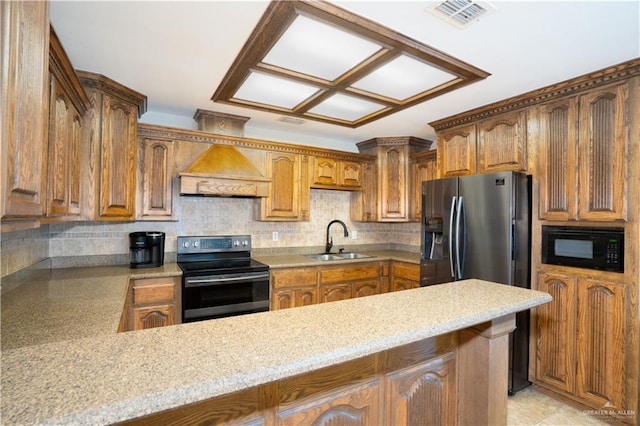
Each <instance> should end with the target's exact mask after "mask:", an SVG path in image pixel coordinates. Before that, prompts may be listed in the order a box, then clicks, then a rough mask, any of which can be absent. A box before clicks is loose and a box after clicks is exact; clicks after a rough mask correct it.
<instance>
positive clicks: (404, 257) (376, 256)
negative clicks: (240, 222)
mask: <svg viewBox="0 0 640 426" xmlns="http://www.w3.org/2000/svg"><path fill="white" fill-rule="evenodd" d="M334 252H335V251H334ZM358 253H362V254H366V255H369V256H371V257H368V258H363V259H345V260H327V261H318V260H313V259H310V258H308V257H306V256H305V255H303V254H290V255H271V256H253V258H254V259H255V260H257V261H258V262H262V263H265V264H267V265H269V267H270V268H298V267H304V266H320V265H341V264H347V263H359V262H371V261H376V260H382V261H384V260H399V261H402V262H409V263H416V264H419V263H420V254H419V253H412V252H408V251H400V250H371V251H367V250H364V251H358Z"/></svg>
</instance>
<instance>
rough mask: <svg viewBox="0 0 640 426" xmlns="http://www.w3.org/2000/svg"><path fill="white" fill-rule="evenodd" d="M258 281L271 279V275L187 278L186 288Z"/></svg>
mask: <svg viewBox="0 0 640 426" xmlns="http://www.w3.org/2000/svg"><path fill="white" fill-rule="evenodd" d="M257 279H269V273H266V274H244V275H234V276H229V275H224V276H221V277H219V278H213V277H208V278H193V277H192V278H185V283H184V285H185V287H197V286H202V285H206V284H214V285H218V284H224V283H228V282H232V281H249V280H257Z"/></svg>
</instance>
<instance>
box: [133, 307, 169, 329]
mask: <svg viewBox="0 0 640 426" xmlns="http://www.w3.org/2000/svg"><path fill="white" fill-rule="evenodd" d="M174 317H175V314H174V308H173V305H156V306H148V307H142V308H133V327H134V330H144V329H147V328H155V327H166V326H168V325H174V324H175V321H174Z"/></svg>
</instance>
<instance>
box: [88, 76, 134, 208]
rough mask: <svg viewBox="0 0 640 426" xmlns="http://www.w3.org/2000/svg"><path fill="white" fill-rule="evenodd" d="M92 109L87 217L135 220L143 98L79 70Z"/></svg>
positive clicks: (113, 82)
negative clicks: (139, 120)
mask: <svg viewBox="0 0 640 426" xmlns="http://www.w3.org/2000/svg"><path fill="white" fill-rule="evenodd" d="M78 75H79V76H80V81H81V82H82V84H83V85H84V86H85V89H86V91H87V94H88V95H89V99H90V100H91V103H92V110H91V111H90V113H89V116H88V122H87V126H88V128H89V135H90V139H89V153H88V157H89V159H88V161H89V164H90V165H91V166H92V168H91V172H90V176H89V179H88V181H87V184H88V193H90V194H92V195H93V196H94V198H92V199H91V202H90V203H88V205H87V210H88V211H87V214H88V216H89V217H90V218H93V219H98V220H133V219H134V218H135V191H136V170H137V167H136V162H137V158H138V139H137V124H138V115H139V114H140V115H141V114H142V113H144V111H145V110H146V97H145V96H144V95H141V94H139V93H137V92H135V91H133V90H131V89H129V88H127V87H125V86H122V85H121V84H119V83H116V82H115V81H113V80H111V79H109V78H107V77H104V76H102V75H98V74H93V73H88V72H84V71H79V72H78Z"/></svg>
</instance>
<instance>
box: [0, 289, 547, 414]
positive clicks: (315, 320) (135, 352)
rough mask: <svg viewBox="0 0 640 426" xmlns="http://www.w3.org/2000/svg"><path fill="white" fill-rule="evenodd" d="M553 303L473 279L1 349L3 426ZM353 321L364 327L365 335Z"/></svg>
mask: <svg viewBox="0 0 640 426" xmlns="http://www.w3.org/2000/svg"><path fill="white" fill-rule="evenodd" d="M550 300H551V297H550V296H549V295H548V294H546V293H541V292H537V291H531V290H525V289H520V288H515V287H510V286H505V285H501V284H494V283H489V282H485V281H479V280H467V281H460V282H457V283H451V284H442V285H437V286H431V287H424V288H419V289H414V290H406V291H402V292H395V293H388V294H381V295H376V296H370V297H364V298H358V299H350V300H345V301H340V302H333V303H326V304H320V305H312V306H306V307H302V308H296V309H286V310H281V311H273V312H263V313H258V314H252V315H245V316H240V317H233V318H225V319H220V320H213V321H203V322H200V323H190V324H182V325H176V326H172V327H165V328H157V329H150V330H144V331H138V332H132V333H121V334H119V335H112V336H101V337H94V338H85V339H78V340H74V341H64V342H58V343H51V344H44V345H38V346H29V347H23V348H18V349H13V350H8V351H3V352H2V421H3V424H33V423H56V424H69V423H74V424H105V423H112V422H117V421H121V420H125V419H128V418H134V417H138V416H142V415H145V414H148V413H152V412H158V411H161V410H165V409H169V408H173V407H177V406H181V405H184V404H188V403H191V402H195V401H199V400H203V399H207V398H211V397H214V396H218V395H223V394H226V393H230V392H233V391H236V390H239V389H243V388H248V387H252V386H256V385H259V384H262V383H267V382H271V381H274V380H278V379H281V378H284V377H289V376H293V375H297V374H301V373H305V372H308V371H309V370H312V369H318V368H322V367H325V366H328V365H333V364H337V363H341V362H345V361H348V360H352V359H356V358H359V357H362V356H364V355H368V354H372V353H375V352H379V351H382V350H386V349H389V348H392V347H396V346H399V345H404V344H407V343H411V342H415V341H419V340H422V339H426V338H429V337H433V336H437V335H440V334H443V333H447V332H450V331H454V330H457V329H462V328H466V327H469V326H471V325H474V324H478V323H482V322H485V321H489V320H491V319H494V318H498V317H501V316H504V315H507V314H510V313H513V312H517V311H521V310H525V309H528V308H531V307H534V306H537V305H540V304H543V303H546V302H548V301H550ZM358 324H366V333H364V332H362V328H361V327H358V326H357V325H358Z"/></svg>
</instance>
